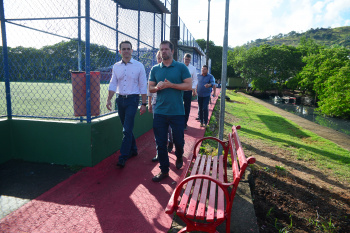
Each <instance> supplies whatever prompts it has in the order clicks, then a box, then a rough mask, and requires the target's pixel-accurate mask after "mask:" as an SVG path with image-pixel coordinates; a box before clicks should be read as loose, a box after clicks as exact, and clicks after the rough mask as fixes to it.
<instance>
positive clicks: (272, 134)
mask: <svg viewBox="0 0 350 233" xmlns="http://www.w3.org/2000/svg"><path fill="white" fill-rule="evenodd" d="M226 95H227V96H228V97H230V99H231V101H226V104H225V124H224V125H225V126H224V127H225V128H224V137H227V135H228V134H229V133H230V132H231V128H232V126H233V125H240V126H241V127H242V128H241V129H240V130H239V131H238V134H239V136H240V138H241V141H245V142H246V143H247V144H249V140H250V139H254V140H260V141H261V142H262V143H264V144H266V145H270V146H277V147H279V148H283V149H285V150H288V151H290V152H291V154H292V155H293V156H295V158H296V159H298V160H303V161H306V162H312V163H313V164H315V165H316V166H318V167H319V168H321V169H328V170H331V171H332V172H333V174H334V175H335V176H337V177H338V178H339V179H341V180H346V181H349V180H350V152H349V151H348V150H346V149H343V148H341V147H340V146H338V145H336V144H335V143H333V142H331V141H329V140H327V139H324V138H322V137H320V136H318V135H317V134H315V133H313V132H310V131H308V130H305V129H303V128H302V127H300V126H298V125H297V124H295V123H293V122H292V121H290V120H288V119H286V118H284V117H282V116H281V115H279V114H277V113H275V112H273V111H271V110H269V109H268V108H266V107H264V106H263V105H260V104H258V103H256V102H254V101H251V100H250V99H248V98H246V97H244V96H243V95H240V94H239V93H235V92H234V91H233V90H227V92H226ZM218 108H219V105H218V104H216V107H215V111H217V112H218ZM217 114H218V113H217ZM213 115H214V116H215V117H216V118H218V116H216V115H215V113H213ZM211 124H212V123H211V122H210V127H213V126H212V125H211ZM214 128H215V127H214ZM209 134H211V136H217V131H215V130H214V131H212V132H211V133H210V132H208V134H206V135H207V136H209ZM225 135H226V136H225Z"/></svg>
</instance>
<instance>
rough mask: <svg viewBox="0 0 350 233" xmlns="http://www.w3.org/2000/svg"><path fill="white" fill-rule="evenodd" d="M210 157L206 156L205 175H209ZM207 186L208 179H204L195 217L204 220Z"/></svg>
mask: <svg viewBox="0 0 350 233" xmlns="http://www.w3.org/2000/svg"><path fill="white" fill-rule="evenodd" d="M211 159H212V157H211V156H208V159H207V167H206V170H205V175H207V176H209V175H210V168H211ZM208 186H209V180H204V181H203V186H202V192H201V199H200V201H199V204H198V207H197V213H196V218H197V219H199V220H204V217H205V205H206V203H207V195H208Z"/></svg>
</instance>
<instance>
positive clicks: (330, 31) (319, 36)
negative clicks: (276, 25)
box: [244, 26, 350, 48]
mask: <svg viewBox="0 0 350 233" xmlns="http://www.w3.org/2000/svg"><path fill="white" fill-rule="evenodd" d="M349 35H350V26H345V27H338V28H316V29H313V28H311V29H310V30H308V31H306V32H303V33H298V32H295V31H291V32H289V33H287V34H282V33H280V34H278V35H275V36H269V37H268V38H265V39H256V40H255V41H250V42H248V43H247V44H245V45H244V47H246V48H252V47H257V46H261V45H263V44H268V45H282V44H285V45H291V46H298V45H299V43H300V39H301V38H302V37H304V38H306V39H312V40H314V41H316V42H317V44H320V45H326V46H331V45H340V46H344V47H348V48H350V36H349Z"/></svg>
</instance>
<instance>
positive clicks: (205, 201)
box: [165, 126, 255, 232]
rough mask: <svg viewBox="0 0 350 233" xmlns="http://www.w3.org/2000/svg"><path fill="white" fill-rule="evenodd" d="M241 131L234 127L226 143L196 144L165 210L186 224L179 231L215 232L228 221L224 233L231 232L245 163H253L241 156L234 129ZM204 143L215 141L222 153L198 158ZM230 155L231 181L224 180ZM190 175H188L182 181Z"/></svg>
mask: <svg viewBox="0 0 350 233" xmlns="http://www.w3.org/2000/svg"><path fill="white" fill-rule="evenodd" d="M240 128H241V127H240V126H237V127H236V126H233V127H232V133H230V134H229V135H228V140H227V141H222V140H220V139H218V138H215V137H204V138H202V139H200V140H199V141H198V142H197V143H196V144H195V146H194V149H193V153H192V156H191V157H190V158H189V162H188V163H187V164H186V166H185V171H186V172H184V173H183V175H182V177H181V180H182V181H181V182H180V183H179V184H178V185H177V187H176V188H175V190H174V192H173V194H172V196H171V198H170V200H169V202H168V205H167V207H166V209H165V212H166V213H167V214H173V213H174V211H175V212H176V214H177V215H178V216H179V217H180V218H181V219H182V220H183V221H184V222H185V223H186V227H185V228H183V229H181V230H180V231H179V232H186V231H189V232H190V231H204V232H217V230H216V228H217V227H218V226H219V225H220V224H222V223H223V222H224V221H225V220H227V221H226V232H230V219H231V209H232V204H233V200H234V197H235V194H236V190H237V187H238V184H239V181H240V180H241V178H242V176H243V174H244V172H245V169H246V168H247V166H248V164H253V163H255V158H254V157H249V158H248V159H247V158H246V157H245V155H244V152H243V149H242V145H241V142H240V140H239V137H238V134H237V129H240ZM204 140H215V141H217V142H218V143H220V144H221V145H222V148H223V150H224V154H223V155H220V156H214V157H211V156H206V155H197V147H198V146H200V145H201V143H202V142H203V141H204ZM229 152H230V154H231V159H232V173H233V181H232V182H228V180H227V168H228V167H227V161H228V154H229ZM237 157H238V160H237ZM189 173H190V175H189V176H188V177H186V178H185V176H187V174H189ZM209 181H210V185H209ZM185 185H186V186H185ZM183 188H184V190H183ZM230 188H231V191H229V189H230ZM199 194H200V195H199ZM225 200H226V203H225Z"/></svg>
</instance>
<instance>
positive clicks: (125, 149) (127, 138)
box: [116, 95, 140, 161]
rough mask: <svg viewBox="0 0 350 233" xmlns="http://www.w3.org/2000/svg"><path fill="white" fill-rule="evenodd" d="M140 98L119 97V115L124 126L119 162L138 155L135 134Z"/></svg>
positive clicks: (137, 96) (136, 96)
mask: <svg viewBox="0 0 350 233" xmlns="http://www.w3.org/2000/svg"><path fill="white" fill-rule="evenodd" d="M139 100H140V96H139V95H135V96H131V97H129V96H128V98H122V97H118V98H117V99H116V102H117V105H118V114H119V119H120V122H121V123H122V125H123V141H122V145H121V147H120V156H119V160H124V161H125V160H127V159H128V158H129V157H130V155H131V154H133V153H137V147H136V141H135V137H134V133H133V129H134V120H135V114H136V111H137V109H138V106H139Z"/></svg>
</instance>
